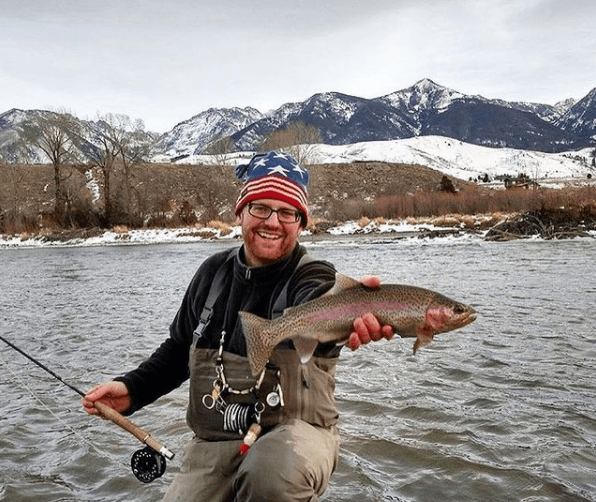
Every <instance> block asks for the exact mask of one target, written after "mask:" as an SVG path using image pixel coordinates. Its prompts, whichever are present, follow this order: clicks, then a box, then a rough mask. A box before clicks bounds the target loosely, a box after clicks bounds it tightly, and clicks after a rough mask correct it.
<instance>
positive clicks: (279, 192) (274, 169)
mask: <svg viewBox="0 0 596 502" xmlns="http://www.w3.org/2000/svg"><path fill="white" fill-rule="evenodd" d="M236 177H237V178H238V179H239V180H240V181H242V182H243V183H244V185H243V186H242V188H241V189H240V194H239V195H238V200H237V201H236V209H235V211H234V214H235V215H239V214H240V212H241V211H242V208H243V207H244V206H245V205H246V204H248V203H249V202H251V201H253V200H258V199H275V200H282V201H284V202H287V203H288V204H291V205H292V206H294V207H295V208H296V209H298V210H299V211H301V212H302V214H303V217H302V224H303V226H306V224H307V222H308V182H309V173H308V170H307V169H306V168H305V167H303V166H301V165H300V164H299V163H298V162H297V161H296V160H295V159H294V158H293V157H292V156H290V155H288V154H286V153H282V152H276V151H271V152H267V153H258V154H256V155H254V156H253V158H252V159H251V160H250V162H249V163H248V164H241V165H239V166H237V167H236Z"/></svg>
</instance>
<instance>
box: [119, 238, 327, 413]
mask: <svg viewBox="0 0 596 502" xmlns="http://www.w3.org/2000/svg"><path fill="white" fill-rule="evenodd" d="M304 254H306V250H305V249H304V247H302V246H300V245H297V246H296V247H295V248H294V251H293V252H292V253H291V254H290V255H289V256H288V257H286V258H284V259H282V260H279V261H277V262H275V263H272V264H270V265H267V266H265V267H248V266H247V265H245V262H244V254H243V250H242V248H241V249H240V251H239V252H238V253H237V254H236V255H235V256H234V258H233V259H228V257H229V255H230V251H223V252H220V253H217V254H215V255H213V256H211V257H210V258H208V259H207V260H205V261H204V262H203V264H202V265H201V266H200V267H199V269H198V271H197V272H196V274H195V276H194V277H193V279H192V281H191V283H190V285H189V286H188V289H187V290H186V293H185V295H184V298H183V300H182V305H181V306H180V309H179V310H178V313H177V314H176V317H175V318H174V321H173V322H172V324H171V326H170V336H169V337H168V338H167V339H166V340H165V341H164V342H163V343H162V344H161V346H160V347H159V348H158V349H157V350H156V351H155V352H154V353H153V354H152V355H151V357H150V358H149V359H148V360H146V361H145V362H143V363H142V364H141V365H140V366H139V367H138V368H137V369H135V370H133V371H131V372H129V373H127V374H125V375H124V376H122V377H118V378H116V380H119V381H122V382H124V383H125V384H126V386H127V388H128V390H129V392H130V396H131V400H132V405H131V408H130V409H129V410H128V411H127V414H128V415H130V414H131V413H134V412H135V411H137V410H139V409H140V408H142V407H143V406H146V405H147V404H149V403H152V402H153V401H155V400H156V399H158V398H159V397H161V396H163V395H165V394H167V393H168V392H170V391H172V390H173V389H175V388H177V387H179V386H180V385H181V384H182V383H183V382H184V381H185V380H186V379H188V378H189V369H188V359H189V349H190V346H191V344H192V340H193V332H194V330H195V329H196V327H197V325H198V323H199V319H200V316H201V312H202V310H203V306H204V304H205V301H206V299H207V295H208V293H209V289H210V286H211V283H212V282H213V278H214V276H215V273H216V272H217V271H218V269H219V268H220V267H222V266H223V267H227V268H228V269H229V273H227V274H226V280H225V286H224V288H223V291H222V294H221V295H220V296H219V298H218V300H217V301H216V303H215V305H214V307H213V316H212V319H211V322H210V323H209V325H208V326H207V328H206V329H205V331H204V332H203V336H201V338H200V339H199V341H198V343H197V347H198V348H205V349H217V348H219V344H220V340H221V335H222V330H225V331H226V336H225V343H224V349H225V350H226V351H228V352H232V353H234V354H238V355H241V356H246V343H245V340H244V335H243V333H242V328H241V326H240V322H239V317H238V312H239V311H240V310H245V311H248V312H252V313H253V314H256V315H258V316H260V317H264V318H267V319H270V318H271V310H272V307H273V303H274V302H275V300H276V298H277V297H278V295H279V294H280V292H281V291H282V289H283V286H284V285H285V283H286V282H287V281H288V280H289V279H290V278H292V280H291V281H290V283H289V286H288V302H287V305H288V306H293V305H299V304H300V303H303V302H304V301H306V300H308V299H311V298H316V297H317V296H320V295H322V294H323V293H324V292H325V291H327V290H328V289H330V288H331V286H332V285H333V282H334V280H335V269H334V267H333V265H331V264H330V263H328V262H325V261H310V262H308V263H306V264H304V265H303V266H301V267H300V269H299V271H298V272H297V273H296V274H294V276H292V274H293V273H294V271H295V269H296V267H297V265H298V263H299V261H300V258H301V257H302V256H303V255H304ZM319 353H320V354H324V355H328V356H330V357H335V356H337V355H338V353H339V349H338V348H336V347H335V346H333V347H320V350H319Z"/></svg>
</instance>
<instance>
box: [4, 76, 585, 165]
mask: <svg viewBox="0 0 596 502" xmlns="http://www.w3.org/2000/svg"><path fill="white" fill-rule="evenodd" d="M35 113H40V111H36V110H29V111H23V110H16V109H13V110H9V111H7V112H5V113H3V114H1V115H0V158H1V159H4V160H5V161H10V162H19V161H20V162H22V161H23V159H19V158H16V155H15V154H14V153H11V152H15V151H17V150H16V149H15V148H14V144H15V142H18V141H19V138H20V134H19V131H20V128H21V125H22V123H23V122H24V121H27V120H28V117H30V116H31V115H32V114H35ZM292 122H302V123H304V124H306V125H307V126H314V127H316V128H317V129H318V131H319V132H320V135H321V138H322V142H323V143H324V144H328V145H348V144H353V143H359V142H366V141H387V140H397V139H406V138H414V137H418V136H444V137H449V138H453V139H456V140H460V141H463V142H465V143H470V144H473V145H480V146H489V147H508V148H515V149H521V150H532V151H540V152H551V153H553V152H564V151H570V150H576V149H581V148H585V147H589V146H594V145H596V88H594V89H593V90H592V91H590V92H589V93H588V94H587V95H586V96H585V97H584V98H582V99H580V100H579V101H574V100H572V99H567V100H564V101H561V102H559V103H557V104H555V105H548V104H541V103H526V102H511V101H505V100H500V99H487V98H484V97H482V96H471V95H465V94H462V93H460V92H458V91H455V90H452V89H449V88H446V87H443V86H441V85H438V84H436V83H435V82H433V81H432V80H429V79H423V80H420V81H419V82H417V83H416V84H414V85H413V86H411V87H408V88H406V89H403V90H400V91H396V92H394V93H391V94H388V95H386V96H382V97H379V98H374V99H365V98H361V97H357V96H349V95H346V94H341V93H337V92H325V93H320V94H315V95H313V96H312V97H310V98H309V99H307V100H305V101H303V102H299V103H287V104H284V105H282V106H281V107H280V108H278V109H277V110H274V111H272V112H269V113H262V112H260V111H259V110H256V109H255V108H252V107H246V108H224V109H221V108H219V109H216V108H211V109H209V110H206V111H204V112H202V113H199V114H198V115H195V116H193V117H192V118H190V119H188V120H186V121H184V122H181V123H179V124H177V125H176V126H175V127H174V128H173V129H172V130H171V131H169V132H167V133H165V134H163V135H161V136H160V137H159V138H158V139H157V141H156V142H155V154H156V156H157V155H158V157H156V158H159V159H160V160H177V159H180V158H184V157H187V156H190V155H198V154H201V153H205V152H206V151H207V150H208V148H209V147H210V146H211V145H213V144H214V143H215V142H217V141H218V140H221V139H222V138H228V137H229V138H231V140H233V142H234V144H235V147H236V150H239V151H254V150H258V149H259V145H260V144H261V143H262V141H263V140H264V139H265V138H266V137H267V136H268V135H269V134H270V133H272V132H274V131H277V130H280V129H284V128H286V127H287V126H288V125H289V124H291V123H292ZM98 127H99V125H98ZM148 134H150V133H148ZM29 161H31V160H29Z"/></svg>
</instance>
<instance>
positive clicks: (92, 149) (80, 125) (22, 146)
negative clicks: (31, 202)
mask: <svg viewBox="0 0 596 502" xmlns="http://www.w3.org/2000/svg"><path fill="white" fill-rule="evenodd" d="M106 120H108V121H109V120H112V122H113V123H108V122H106ZM44 124H45V125H44ZM46 126H47V127H48V129H47V132H49V131H50V130H51V129H49V128H51V127H57V128H61V127H63V126H64V127H66V126H68V129H69V133H68V134H67V136H68V138H69V143H68V144H65V145H64V146H65V148H67V149H68V150H69V151H70V152H71V154H70V155H69V162H78V163H86V162H89V161H93V159H95V158H97V156H98V155H100V151H101V150H102V144H103V139H105V138H106V136H109V135H110V134H111V133H110V130H113V131H116V130H118V133H117V135H118V136H119V137H120V138H124V137H125V136H127V137H129V139H130V141H131V145H132V144H135V145H138V144H146V145H152V144H154V143H155V142H156V141H157V139H158V136H157V135H156V134H154V133H151V132H147V131H144V129H143V127H142V126H141V125H138V124H137V123H136V121H131V120H130V119H129V118H128V117H126V116H124V115H112V116H111V117H109V116H106V117H104V118H103V119H98V120H97V121H88V120H81V119H78V118H76V117H74V116H72V115H69V114H63V113H60V112H53V111H48V110H18V109H12V110H9V111H7V112H5V113H3V114H1V115H0V162H8V163H34V164H43V163H47V162H48V156H47V154H46V153H44V152H43V151H42V149H41V148H40V147H39V146H38V145H35V144H34V143H35V142H32V141H30V140H28V139H27V134H28V130H29V133H31V129H32V128H39V127H41V128H44V127H46Z"/></svg>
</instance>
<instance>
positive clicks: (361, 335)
mask: <svg viewBox="0 0 596 502" xmlns="http://www.w3.org/2000/svg"><path fill="white" fill-rule="evenodd" d="M360 282H362V284H364V285H365V286H366V287H368V288H373V289H374V288H378V287H379V286H380V285H381V280H380V279H379V278H378V277H374V276H367V277H363V278H362V279H361V281H360ZM353 330H354V331H352V333H350V338H349V339H348V347H350V349H352V350H356V349H357V348H358V347H360V345H366V344H367V343H370V342H371V341H373V342H376V341H377V340H381V339H382V338H385V339H387V340H391V338H392V337H393V335H394V332H393V327H391V326H389V325H385V326H381V323H380V322H379V320H378V319H377V318H376V317H375V316H374V315H373V314H371V313H370V312H369V313H367V314H364V315H363V316H362V317H358V318H356V319H354V326H353Z"/></svg>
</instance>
